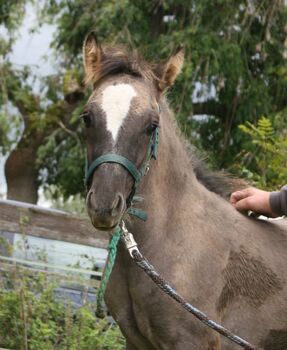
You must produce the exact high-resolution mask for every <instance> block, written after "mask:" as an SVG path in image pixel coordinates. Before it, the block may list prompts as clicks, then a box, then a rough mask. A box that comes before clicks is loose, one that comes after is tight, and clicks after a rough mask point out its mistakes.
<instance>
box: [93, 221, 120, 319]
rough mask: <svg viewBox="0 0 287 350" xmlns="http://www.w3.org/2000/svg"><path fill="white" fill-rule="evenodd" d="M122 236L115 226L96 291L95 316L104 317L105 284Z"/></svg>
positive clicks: (118, 228)
mask: <svg viewBox="0 0 287 350" xmlns="http://www.w3.org/2000/svg"><path fill="white" fill-rule="evenodd" d="M121 236H122V229H121V228H120V227H119V226H117V229H116V231H115V233H114V234H113V236H112V238H111V241H110V243H109V246H108V250H109V256H108V259H107V263H106V266H105V271H104V273H103V277H102V279H101V283H100V287H99V289H98V291H97V309H96V316H97V317H99V318H104V317H105V311H104V296H105V292H106V289H107V284H108V282H109V279H110V275H111V273H112V270H113V267H114V263H115V260H116V256H117V247H118V243H119V240H120V238H121Z"/></svg>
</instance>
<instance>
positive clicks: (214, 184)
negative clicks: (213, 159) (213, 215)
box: [187, 144, 248, 200]
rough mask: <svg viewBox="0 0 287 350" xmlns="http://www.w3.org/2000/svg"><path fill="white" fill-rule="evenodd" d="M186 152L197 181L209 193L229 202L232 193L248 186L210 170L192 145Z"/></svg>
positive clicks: (237, 179) (238, 179) (223, 172)
mask: <svg viewBox="0 0 287 350" xmlns="http://www.w3.org/2000/svg"><path fill="white" fill-rule="evenodd" d="M187 150H188V154H189V157H190V160H191V163H192V167H193V170H194V173H195V176H196V178H197V180H198V181H199V182H200V183H201V184H202V185H203V186H204V187H206V188H207V189H208V190H209V191H211V192H214V193H216V194H218V195H219V196H221V197H223V198H224V199H226V200H229V198H230V195H231V193H232V192H234V191H237V190H240V189H243V188H246V187H247V186H248V184H247V182H246V181H244V180H242V179H240V178H237V177H235V176H233V175H231V174H229V173H226V172H225V171H214V170H211V169H210V168H209V166H208V165H207V163H206V161H205V159H204V157H202V156H201V155H200V154H199V151H198V150H197V149H196V148H195V147H194V146H193V145H190V144H189V145H187Z"/></svg>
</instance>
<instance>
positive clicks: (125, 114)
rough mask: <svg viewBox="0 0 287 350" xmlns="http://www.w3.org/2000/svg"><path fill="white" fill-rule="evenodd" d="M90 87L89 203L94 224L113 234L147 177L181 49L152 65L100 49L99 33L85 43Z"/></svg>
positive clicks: (132, 54)
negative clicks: (166, 92)
mask: <svg viewBox="0 0 287 350" xmlns="http://www.w3.org/2000/svg"><path fill="white" fill-rule="evenodd" d="M83 51H84V67H85V76H86V79H85V80H86V83H87V84H88V85H91V86H92V88H93V90H92V94H91V96H90V97H89V99H88V101H87V103H86V106H85V107H84V110H83V114H82V118H83V121H84V123H85V127H86V138H87V176H86V185H87V198H86V204H87V209H88V213H89V216H90V218H91V221H92V223H93V225H94V226H95V227H96V228H97V229H100V230H112V229H113V228H114V227H115V226H116V225H117V224H118V223H119V221H120V220H121V218H122V216H123V214H124V213H125V211H126V209H127V207H128V206H129V205H130V200H131V197H132V195H133V194H134V192H135V183H137V182H138V181H137V178H136V177H137V176H139V177H140V176H141V175H143V174H142V172H143V171H145V169H143V168H144V166H145V161H146V159H147V158H148V157H149V156H152V154H149V152H152V150H151V149H150V145H151V143H152V142H155V140H154V137H155V135H154V133H155V130H157V129H158V127H159V125H160V104H161V102H160V99H161V96H162V92H163V91H164V90H165V89H166V88H167V87H168V86H170V85H171V84H172V83H173V82H174V80H175V78H176V76H177V75H178V73H179V72H180V70H181V67H182V63H183V51H182V49H180V50H177V52H176V53H175V54H174V55H172V56H171V57H170V58H169V59H168V60H167V61H166V62H163V63H161V64H158V65H154V66H152V65H148V64H147V63H146V62H144V61H143V60H142V59H141V58H140V57H139V55H138V54H137V53H135V52H128V51H127V50H126V49H125V48H122V47H109V46H101V45H100V44H99V42H98V41H97V38H96V35H95V33H94V32H91V33H90V34H88V36H87V37H86V39H85V42H84V48H83ZM137 170H138V174H136V173H135V174H134V173H133V172H136V171H137Z"/></svg>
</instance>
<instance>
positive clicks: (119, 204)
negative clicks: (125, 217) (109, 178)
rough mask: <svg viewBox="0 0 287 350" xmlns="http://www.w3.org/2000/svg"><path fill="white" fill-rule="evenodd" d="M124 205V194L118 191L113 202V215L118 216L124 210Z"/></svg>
mask: <svg viewBox="0 0 287 350" xmlns="http://www.w3.org/2000/svg"><path fill="white" fill-rule="evenodd" d="M124 205H125V201H124V197H123V195H122V194H120V193H118V194H117V196H116V199H115V200H114V203H113V208H112V216H118V215H119V214H121V213H122V212H123V209H124Z"/></svg>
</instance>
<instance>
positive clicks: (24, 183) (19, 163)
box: [5, 140, 39, 204]
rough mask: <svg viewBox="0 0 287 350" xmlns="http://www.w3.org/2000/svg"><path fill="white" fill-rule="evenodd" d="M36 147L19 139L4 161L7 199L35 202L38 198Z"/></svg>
mask: <svg viewBox="0 0 287 350" xmlns="http://www.w3.org/2000/svg"><path fill="white" fill-rule="evenodd" d="M36 153H37V147H35V145H34V144H33V142H31V144H29V145H27V144H26V142H23V140H21V141H20V142H19V144H18V145H17V147H16V149H14V150H13V151H12V152H11V153H10V155H9V157H8V159H7V161H6V163H5V177H6V181H7V188H8V190H7V199H13V200H17V201H22V202H28V203H33V204H36V203H37V200H38V188H39V184H38V180H37V178H38V169H37V166H36V156H37V154H36Z"/></svg>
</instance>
